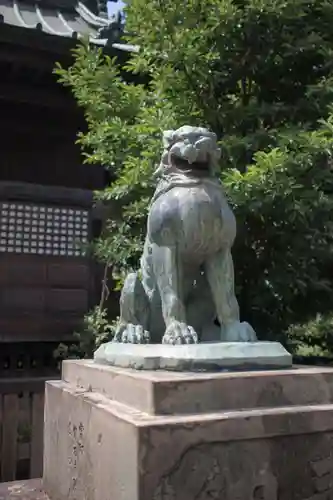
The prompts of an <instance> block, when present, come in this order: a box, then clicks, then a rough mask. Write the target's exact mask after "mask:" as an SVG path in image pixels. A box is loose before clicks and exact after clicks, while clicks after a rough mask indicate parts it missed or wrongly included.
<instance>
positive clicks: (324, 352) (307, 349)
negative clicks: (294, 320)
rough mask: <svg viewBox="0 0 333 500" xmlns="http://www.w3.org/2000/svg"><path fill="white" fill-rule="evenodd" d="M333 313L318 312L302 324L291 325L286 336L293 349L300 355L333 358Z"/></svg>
mask: <svg viewBox="0 0 333 500" xmlns="http://www.w3.org/2000/svg"><path fill="white" fill-rule="evenodd" d="M332 331H333V314H332V313H328V314H326V315H324V316H322V315H320V314H318V315H317V316H316V317H315V319H312V320H310V321H308V322H307V323H304V324H297V325H292V326H291V327H290V328H289V330H288V338H289V342H290V345H291V347H292V349H293V351H294V352H295V353H296V354H298V355H300V356H307V355H308V354H311V355H314V356H321V357H323V356H324V357H326V358H330V359H331V360H332V358H333V336H332Z"/></svg>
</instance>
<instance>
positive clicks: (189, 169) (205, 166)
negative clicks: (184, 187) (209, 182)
mask: <svg viewBox="0 0 333 500" xmlns="http://www.w3.org/2000/svg"><path fill="white" fill-rule="evenodd" d="M172 163H173V164H174V165H175V167H176V168H177V169H178V170H180V171H181V172H184V173H190V174H192V175H196V173H197V174H198V175H199V176H201V175H203V174H205V175H207V174H209V172H210V165H209V163H208V162H198V161H197V162H194V163H189V162H188V161H186V160H183V159H180V158H173V159H172Z"/></svg>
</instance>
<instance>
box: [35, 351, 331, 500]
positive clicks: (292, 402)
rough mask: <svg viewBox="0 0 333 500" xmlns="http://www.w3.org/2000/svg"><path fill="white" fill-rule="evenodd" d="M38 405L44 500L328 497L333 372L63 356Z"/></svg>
mask: <svg viewBox="0 0 333 500" xmlns="http://www.w3.org/2000/svg"><path fill="white" fill-rule="evenodd" d="M45 404H46V406H45V437H44V443H45V451H44V478H43V486H44V488H45V491H46V494H47V495H48V496H49V497H50V499H51V500H65V499H66V500H68V499H73V500H74V499H75V500H215V499H216V500H221V499H224V500H252V499H261V500H331V499H333V369H329V368H297V369H288V370H280V371H261V372H238V373H226V372H225V373H178V372H162V371H160V372H149V371H142V372H139V371H134V370H130V369H122V368H115V367H108V366H103V365H97V364H94V363H93V362H91V361H67V362H64V364H63V375H62V380H61V381H57V382H49V383H47V387H46V403H45Z"/></svg>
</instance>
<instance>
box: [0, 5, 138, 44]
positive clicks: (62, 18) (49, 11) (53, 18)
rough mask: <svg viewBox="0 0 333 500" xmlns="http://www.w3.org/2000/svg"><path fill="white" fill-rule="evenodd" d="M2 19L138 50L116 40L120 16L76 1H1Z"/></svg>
mask: <svg viewBox="0 0 333 500" xmlns="http://www.w3.org/2000/svg"><path fill="white" fill-rule="evenodd" d="M2 22H3V23H5V24H9V25H12V26H17V27H21V28H27V29H37V30H40V31H42V32H44V33H48V34H50V35H56V36H62V37H67V38H84V37H89V39H90V41H91V42H92V43H94V44H97V45H102V46H103V45H112V46H113V47H114V48H118V49H120V50H127V51H136V50H137V48H136V47H135V46H133V45H128V44H123V43H117V39H118V38H119V34H120V30H121V25H120V24H119V21H118V20H117V19H106V18H105V17H100V16H96V15H95V14H93V13H92V12H91V11H90V10H89V9H88V8H87V7H86V6H85V5H84V4H83V3H82V2H80V1H77V0H67V2H64V1H61V0H60V1H59V0H57V2H55V1H52V0H43V1H40V0H36V1H35V2H33V1H31V2H30V1H27V0H0V26H1V23H2ZM0 29H1V28H0Z"/></svg>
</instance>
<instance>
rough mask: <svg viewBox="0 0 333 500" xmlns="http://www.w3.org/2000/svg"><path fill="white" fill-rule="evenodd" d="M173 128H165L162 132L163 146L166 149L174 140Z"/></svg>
mask: <svg viewBox="0 0 333 500" xmlns="http://www.w3.org/2000/svg"><path fill="white" fill-rule="evenodd" d="M174 134H175V132H174V130H166V131H165V132H163V139H162V140H163V147H164V148H165V149H168V148H169V147H170V146H171V144H172V143H173V141H174Z"/></svg>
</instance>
